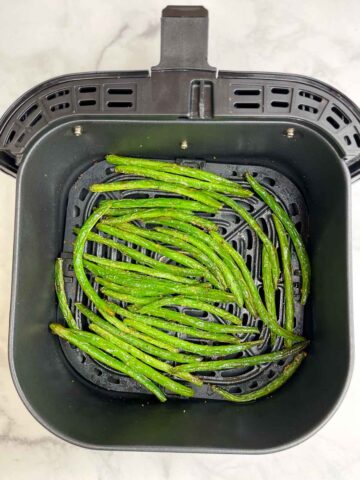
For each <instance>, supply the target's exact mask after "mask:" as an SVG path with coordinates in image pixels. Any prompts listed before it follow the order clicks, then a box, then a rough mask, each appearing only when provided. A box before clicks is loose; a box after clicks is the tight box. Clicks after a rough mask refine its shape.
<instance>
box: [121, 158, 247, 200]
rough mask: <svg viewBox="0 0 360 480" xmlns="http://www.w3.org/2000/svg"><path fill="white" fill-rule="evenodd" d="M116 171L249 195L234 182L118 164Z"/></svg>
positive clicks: (176, 183) (212, 190) (177, 183)
mask: <svg viewBox="0 0 360 480" xmlns="http://www.w3.org/2000/svg"><path fill="white" fill-rule="evenodd" d="M115 171H116V172H118V173H125V174H130V175H139V176H141V177H147V178H152V179H154V180H159V181H161V182H166V183H170V184H171V183H172V184H175V185H181V186H183V187H189V188H196V189H197V190H202V191H211V192H223V193H228V194H233V195H237V196H239V197H251V192H250V191H249V190H246V189H244V188H241V187H239V186H238V185H237V184H236V183H234V184H233V185H230V184H227V183H226V184H225V183H217V182H204V181H203V180H198V179H196V178H190V177H183V176H182V175H174V174H172V173H166V172H163V171H160V170H152V169H150V168H145V167H137V166H126V165H118V166H116V167H115Z"/></svg>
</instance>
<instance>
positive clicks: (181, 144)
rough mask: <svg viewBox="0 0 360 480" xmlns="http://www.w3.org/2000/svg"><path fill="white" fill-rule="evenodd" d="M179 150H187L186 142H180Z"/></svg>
mask: <svg viewBox="0 0 360 480" xmlns="http://www.w3.org/2000/svg"><path fill="white" fill-rule="evenodd" d="M180 148H181V150H187V149H188V148H189V144H188V142H187V140H182V142H181V143H180Z"/></svg>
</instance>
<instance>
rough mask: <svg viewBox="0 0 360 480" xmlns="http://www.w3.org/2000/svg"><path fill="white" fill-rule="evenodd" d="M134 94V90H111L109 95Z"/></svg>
mask: <svg viewBox="0 0 360 480" xmlns="http://www.w3.org/2000/svg"><path fill="white" fill-rule="evenodd" d="M132 93H134V92H133V90H132V88H109V89H108V94H109V95H131V94H132Z"/></svg>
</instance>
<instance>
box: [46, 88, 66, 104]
mask: <svg viewBox="0 0 360 480" xmlns="http://www.w3.org/2000/svg"><path fill="white" fill-rule="evenodd" d="M69 93H70V90H68V89H65V90H57V91H56V92H52V93H49V95H47V97H46V100H49V101H51V100H54V99H55V98H60V97H64V96H65V95H69Z"/></svg>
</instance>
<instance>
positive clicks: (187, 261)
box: [96, 223, 214, 283]
mask: <svg viewBox="0 0 360 480" xmlns="http://www.w3.org/2000/svg"><path fill="white" fill-rule="evenodd" d="M96 228H97V229H98V230H100V231H102V232H104V233H108V234H109V235H113V236H114V237H115V236H116V237H117V238H119V239H121V240H125V241H128V242H131V243H134V244H136V245H139V246H141V247H143V248H146V249H148V250H151V251H152V252H156V253H159V254H160V255H164V256H165V257H167V258H170V259H171V260H174V261H175V262H177V263H180V264H182V265H185V266H186V267H189V268H193V269H196V270H198V271H201V272H202V275H203V276H204V277H205V278H206V279H208V280H209V281H211V283H213V282H214V276H213V275H212V274H211V273H210V272H209V270H208V269H207V268H206V267H204V266H203V265H202V264H201V263H200V262H198V261H197V260H194V259H193V258H191V257H188V256H187V255H184V254H183V253H181V252H178V251H176V250H172V249H171V248H168V247H164V246H163V245H159V244H157V243H155V242H152V241H151V240H148V239H146V238H143V237H140V236H139V235H135V234H133V233H130V232H126V231H124V230H120V229H119V228H115V227H112V226H110V225H104V224H102V223H101V224H99V225H97V227H96Z"/></svg>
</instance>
